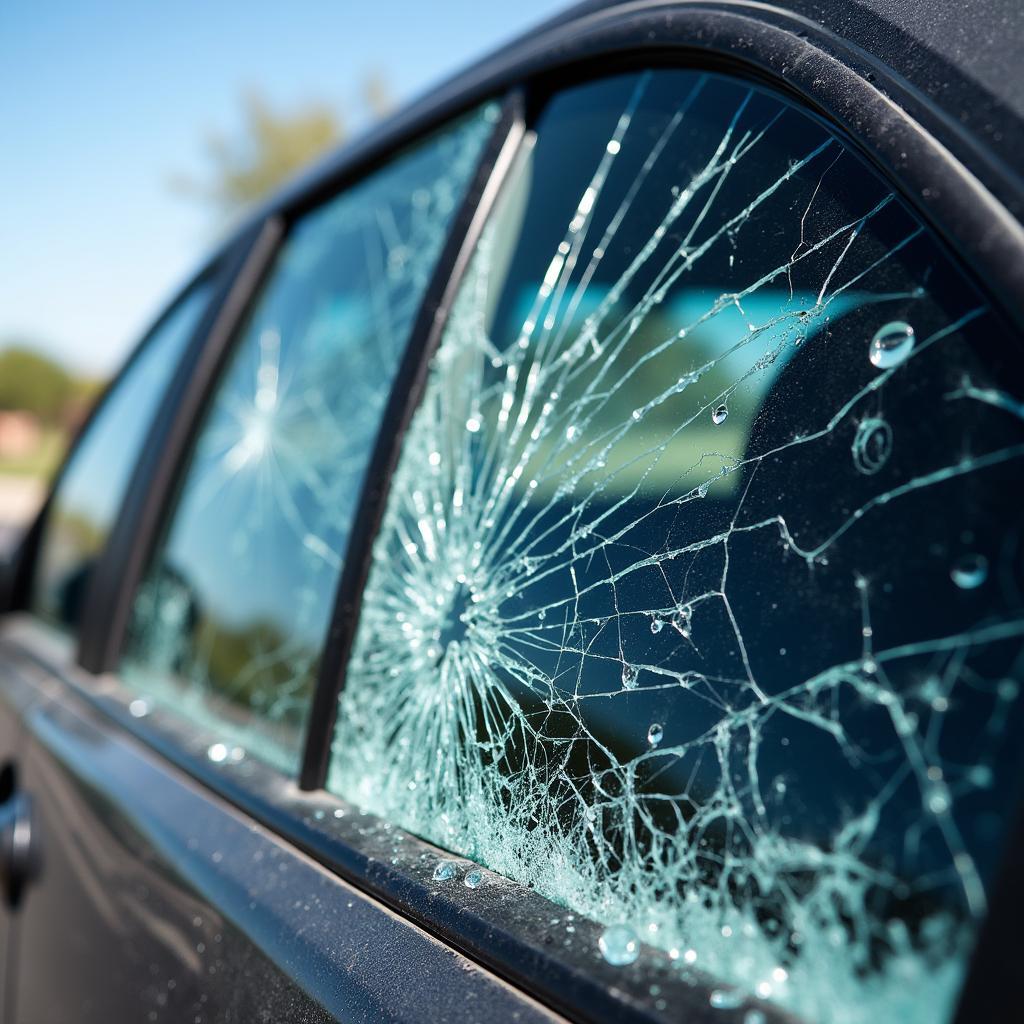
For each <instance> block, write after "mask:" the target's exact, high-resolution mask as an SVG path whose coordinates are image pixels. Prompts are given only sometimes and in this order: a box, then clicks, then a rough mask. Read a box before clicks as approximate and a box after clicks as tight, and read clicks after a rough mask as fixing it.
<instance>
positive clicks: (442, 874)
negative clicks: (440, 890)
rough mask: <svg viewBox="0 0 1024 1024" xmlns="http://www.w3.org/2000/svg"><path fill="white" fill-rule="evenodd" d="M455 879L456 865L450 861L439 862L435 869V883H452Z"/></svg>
mask: <svg viewBox="0 0 1024 1024" xmlns="http://www.w3.org/2000/svg"><path fill="white" fill-rule="evenodd" d="M454 877H455V864H454V863H453V862H452V861H450V860H442V861H438V864H437V867H436V868H434V881H435V882H450V881H451V880H452V879H453V878H454Z"/></svg>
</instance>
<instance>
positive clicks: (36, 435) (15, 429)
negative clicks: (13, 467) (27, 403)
mask: <svg viewBox="0 0 1024 1024" xmlns="http://www.w3.org/2000/svg"><path fill="white" fill-rule="evenodd" d="M42 441H43V431H42V427H41V426H40V425H39V420H38V419H36V417H35V416H33V415H32V413H30V412H17V411H7V410H0V458H7V459H17V458H22V457H24V456H27V455H31V454H32V453H33V452H35V451H36V450H37V449H38V448H39V446H40V444H42Z"/></svg>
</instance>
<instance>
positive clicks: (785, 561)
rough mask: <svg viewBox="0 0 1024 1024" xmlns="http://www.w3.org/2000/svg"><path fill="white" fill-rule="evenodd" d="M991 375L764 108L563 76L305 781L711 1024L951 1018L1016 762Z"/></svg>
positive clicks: (993, 322)
mask: <svg viewBox="0 0 1024 1024" xmlns="http://www.w3.org/2000/svg"><path fill="white" fill-rule="evenodd" d="M1020 367H1021V360H1020V348H1019V341H1018V339H1017V338H1016V337H1015V336H1014V335H1013V334H1012V333H1010V332H1009V331H1008V330H1007V329H1006V327H1005V326H1004V325H1003V324H1002V322H1001V321H1000V319H999V318H998V316H997V315H996V314H995V313H994V312H993V311H992V310H991V309H990V308H989V307H988V306H987V304H986V302H985V301H984V300H983V299H982V298H981V297H980V295H979V293H978V292H977V291H976V290H975V289H974V287H973V286H972V285H971V283H970V282H969V281H968V279H967V278H966V277H965V276H964V275H963V274H962V273H961V272H960V271H959V270H958V269H957V267H956V266H955V265H954V264H953V263H952V262H951V260H950V259H949V257H948V256H947V255H946V252H945V250H943V249H942V248H941V247H940V245H939V244H938V243H937V241H936V240H935V238H934V237H933V236H932V235H931V234H930V233H929V231H928V229H926V228H925V227H924V226H923V225H922V223H921V222H920V221H919V219H918V218H917V217H916V216H915V215H914V213H913V212H911V210H910V209H908V207H907V206H906V205H905V204H904V202H903V201H901V200H900V199H899V198H897V197H896V196H895V195H893V193H892V192H891V190H890V188H889V187H888V186H887V185H886V184H885V183H884V182H883V181H882V180H881V179H880V178H879V177H878V176H877V175H876V174H875V173H874V172H873V171H872V170H870V169H869V167H868V166H867V165H866V164H865V163H863V162H862V161H861V159H860V158H859V157H858V156H857V155H856V154H855V153H854V152H853V151H852V150H851V149H849V148H848V147H847V146H846V145H845V144H844V143H843V142H842V141H840V140H839V138H837V137H836V136H835V135H833V134H831V133H830V132H829V131H828V130H827V129H826V128H825V127H823V126H822V125H821V124H820V123H819V122H817V121H816V120H814V119H812V118H811V117H809V116H808V115H806V114H805V113H803V112H801V111H800V110H799V109H797V108H795V107H794V106H792V105H790V104H789V103H788V102H785V101H782V100H781V99H779V98H777V97H775V96H773V95H771V94H769V93H766V92H762V91H760V90H758V89H756V88H750V87H748V86H747V85H746V84H744V83H742V82H740V81H736V80H730V79H728V78H725V77H719V76H715V75H704V74H699V73H696V72H689V71H670V70H661V71H657V72H651V73H638V74H630V75H623V76H617V77H613V78H608V79H604V80H601V81H596V82H591V83H589V84H585V85H581V86H579V87H576V88H573V89H570V90H568V91H566V92H564V93H562V94H560V95H559V96H557V97H556V98H555V99H554V100H553V101H552V102H550V104H548V106H547V107H546V109H545V110H544V111H543V112H542V114H541V115H540V116H539V118H538V119H537V121H536V123H535V124H534V126H533V129H532V130H531V132H530V133H528V137H527V140H526V143H525V145H524V147H523V149H522V152H521V154H520V157H519V162H518V165H517V167H516V168H515V169H514V171H513V173H512V174H511V177H510V180H509V181H507V182H506V184H505V185H504V187H503V191H502V194H501V197H500V199H499V203H498V207H497V209H496V211H495V213H494V215H493V216H492V218H491V220H490V222H489V224H488V225H487V226H486V228H485V231H484V234H483V236H482V238H481V240H480V242H479V244H478V246H477V249H476V252H475V255H474V257H473V259H472V262H471V264H470V267H469V269H468V272H467V276H466V279H465V280H464V282H463V284H462V286H461V289H460V294H459V296H458V299H457V301H456V303H455V305H454V307H453V309H452V312H451V315H450V317H449V320H448V323H447V325H446V327H445V330H444V334H443V338H442V340H441V343H440V345H439V348H438V351H437V352H436V354H435V355H434V356H433V359H432V362H431V365H430V369H429V375H428V379H427V383H426V387H425V393H424V395H423V397H422V401H421V402H420V404H419V407H418V409H417V411H416V413H415V416H414V418H413V420H412V422H411V425H410V427H409V429H408V432H407V435H406V437H405V439H404V447H403V451H402V454H401V458H400V461H399V465H398V467H397V470H396V473H395V475H394V478H393V480H392V482H391V486H390V493H389V497H388V503H387V508H386V512H385V515H384V519H383V523H382V527H381V530H380V533H379V535H378V537H377V539H376V541H375V544H374V548H373V556H372V567H371V573H370V577H369V582H368V585H367V587H366V591H365V595H364V598H363V604H362V610H361V617H360V621H359V624H358V631H357V636H356V641H355V646H354V652H353V656H352V659H351V663H350V665H349V667H348V671H347V677H346V681H345V686H344V689H343V691H342V695H341V698H340V705H339V719H338V726H337V731H336V740H335V745H334V751H333V758H332V764H331V771H330V779H329V786H330V788H331V789H332V790H333V791H335V792H336V793H338V794H340V795H342V796H344V797H346V798H348V799H350V800H352V801H354V802H356V803H357V804H359V805H360V806H362V807H363V808H364V809H366V810H368V811H371V812H373V813H375V814H377V815H380V816H382V817H384V818H385V819H388V820H390V821H392V822H396V823H398V824H400V825H402V826H404V827H405V828H407V829H409V830H410V831H412V832H414V833H417V834H419V835H421V836H423V837H426V838H427V839H429V840H431V841H433V842H434V843H436V844H438V845H440V846H442V847H445V848H447V849H450V850H453V851H457V852H459V853H461V854H463V855H466V856H468V857H470V858H472V859H475V860H476V861H478V862H480V863H482V864H484V865H486V866H488V867H489V868H491V869H493V870H495V871H497V872H500V873H503V874H505V875H508V876H511V877H512V878H514V879H517V880H519V881H521V882H523V883H527V884H529V885H530V886H532V887H533V888H535V889H536V890H537V891H538V892H540V893H542V894H543V895H545V896H547V897H549V898H550V899H551V900H553V901H555V902H556V903H558V904H561V905H563V906H565V907H568V908H570V909H572V910H574V911H577V912H582V913H584V914H586V915H588V916H590V917H591V918H594V919H596V920H597V921H599V922H601V923H602V924H603V925H604V926H605V928H606V930H605V931H604V934H603V937H602V939H601V942H600V944H599V945H595V948H594V949H593V953H592V955H593V956H594V958H595V960H596V959H597V958H599V957H602V956H603V957H604V959H605V960H606V961H607V962H608V963H610V964H613V965H618V966H620V967H621V968H622V969H623V970H639V969H642V965H643V962H644V959H645V958H647V957H651V956H656V957H660V958H666V959H667V961H668V962H670V963H674V964H675V967H676V969H677V970H678V971H679V974H680V976H681V978H682V980H684V981H688V982H691V983H700V984H706V985H707V986H708V991H709V996H708V998H709V1001H710V1005H711V1007H714V1008H717V1009H721V1010H723V1011H726V1010H733V1011H734V1014H735V1015H736V1019H740V1017H741V1016H742V1015H743V1014H748V1013H749V1014H754V1016H745V1017H743V1019H744V1020H760V1019H763V1016H757V1015H758V1014H762V1010H761V1009H758V1008H757V1007H758V1005H759V1004H760V1005H761V1007H762V1008H763V1010H764V1011H767V1010H768V1009H769V1008H770V1007H781V1008H784V1009H786V1010H788V1011H791V1012H793V1013H794V1014H796V1015H797V1016H798V1017H800V1018H801V1019H807V1020H813V1021H842V1022H851V1024H853V1022H869V1021H877V1020H899V1021H903V1022H916V1021H920V1022H925V1021H936V1020H941V1019H946V1018H948V1017H949V1016H950V1014H951V1013H952V1010H953V1006H954V1004H955V1000H956V996H957V992H958V989H959V985H960V983H961V981H962V977H963V972H964V968H965V964H966V958H967V956H968V954H969V951H970V948H971V945H972V942H973V939H974V936H975V933H976V929H977V926H978V923H979V921H980V920H981V918H982V917H983V915H984V913H985V908H986V901H987V899H988V898H989V896H990V884H991V881H992V878H993V874H994V871H995V868H996V866H997V863H998V857H999V853H1000V842H1001V840H1002V838H1003V833H1004V827H1005V824H1006V819H1007V816H1008V814H1009V810H1010V807H1011V796H1012V793H1013V791H1014V786H1015V782H1016V780H1017V778H1019V768H1020V764H1019V760H1020V759H1019V756H1018V755H1019V747H1020V742H1019V739H1014V738H1015V737H1019V735H1020V728H1021V702H1020V701H1019V700H1018V688H1019V687H1018V680H1019V678H1020V675H1021V666H1022V658H1024V598H1022V589H1021V585H1022V580H1021V575H1022V563H1021V553H1020V552H1021V546H1020V542H1021V529H1020V527H1021V520H1020V515H1019V505H1018V503H1016V502H1013V501H1010V500H1008V497H1009V496H1010V495H1013V494H1019V493H1021V470H1022V462H1021V460H1022V457H1024V405H1022V396H1021V395H1020V393H1019V391H1020V389H1019V387H1018V386H1017V384H1019V381H1020V380H1021V379H1022V378H1021V373H1020ZM1015 382H1016V384H1015ZM452 874H453V873H452V872H449V873H448V874H445V873H444V872H441V871H439V872H438V873H436V874H435V879H436V880H437V885H438V886H439V887H440V886H443V885H445V884H453V883H452V882H451V881H450V879H451V877H452ZM468 884H469V881H468V876H467V885H468ZM568 930H569V931H571V930H572V929H571V928H570V929H568ZM565 941H566V942H567V943H572V942H573V941H574V940H573V937H572V936H571V935H566V936H565ZM634 962H636V963H635V965H634ZM630 965H633V966H630ZM659 1006H660V1004H659ZM661 1008H662V1009H664V1006H661ZM723 1016H724V1015H723ZM725 1019H728V1018H725Z"/></svg>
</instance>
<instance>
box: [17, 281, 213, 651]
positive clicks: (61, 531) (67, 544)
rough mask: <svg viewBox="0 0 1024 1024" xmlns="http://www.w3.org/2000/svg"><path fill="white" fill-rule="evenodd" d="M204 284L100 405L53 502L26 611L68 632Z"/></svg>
mask: <svg viewBox="0 0 1024 1024" xmlns="http://www.w3.org/2000/svg"><path fill="white" fill-rule="evenodd" d="M211 288H212V285H211V283H210V281H209V279H203V280H202V281H200V282H199V283H197V284H196V285H195V286H193V287H192V288H191V289H190V290H189V291H188V293H187V294H186V295H185V296H184V298H182V299H181V300H180V301H179V302H178V303H177V305H175V306H174V307H173V308H172V309H171V310H170V312H169V313H168V314H167V315H166V316H165V317H164V318H163V319H162V320H161V322H160V323H159V324H158V325H157V327H156V328H155V329H154V331H153V332H152V334H151V335H150V337H149V338H148V339H147V340H146V341H145V342H143V345H142V348H141V349H140V351H139V352H138V354H137V355H136V356H135V357H134V358H133V359H132V360H131V362H130V363H129V364H128V366H127V367H126V368H125V370H124V372H123V373H122V374H121V376H120V377H119V378H118V379H117V381H116V382H115V383H114V384H113V386H112V388H111V390H110V392H109V393H108V394H107V395H106V396H105V397H104V398H103V400H102V404H101V405H100V406H99V408H98V409H97V411H96V413H95V415H94V416H93V418H92V420H91V421H90V422H89V424H88V425H87V427H86V429H85V432H84V434H83V435H82V437H81V439H80V440H79V442H78V444H77V445H76V447H75V448H74V450H73V451H72V453H71V455H70V457H69V459H68V462H67V464H66V465H65V467H64V469H63V471H62V472H61V475H60V477H59V479H58V481H57V484H56V488H55V490H54V493H53V495H52V497H51V499H50V504H49V507H48V511H47V512H46V519H45V522H44V524H43V529H42V534H41V539H40V543H39V554H38V557H37V560H36V564H35V567H34V578H33V584H32V597H31V609H32V611H33V612H35V613H36V614H37V615H39V616H40V617H41V618H43V619H46V620H47V621H49V622H51V623H52V624H54V625H57V626H59V627H61V628H62V629H65V630H68V631H73V630H74V629H75V628H76V627H77V626H78V622H79V617H80V615H81V612H82V601H83V599H84V597H85V594H86V592H87V587H88V582H89V579H90V576H91V573H92V569H93V566H94V564H95V562H96V559H97V558H98V557H99V555H100V552H101V551H102V549H103V546H104V544H105V543H106V540H107V537H108V535H109V534H110V530H111V527H112V526H113V523H114V520H115V518H116V516H117V513H118V509H119V508H120V507H121V503H122V501H123V500H124V497H125V493H126V492H127V489H128V483H129V481H130V479H131V473H132V470H133V469H134V467H135V463H136V460H137V459H138V457H139V454H140V452H141V451H142V446H143V444H144V443H145V440H146V437H147V435H148V433H149V428H150V426H151V425H152V423H153V419H154V417H155V415H156V411H157V408H158V406H159V403H160V398H161V396H162V395H163V394H164V391H165V390H166V388H167V386H168V384H169V383H170V379H171V375H172V374H173V373H174V371H175V369H176V367H177V366H178V363H179V361H180V359H181V357H182V355H183V353H184V349H185V346H186V344H187V343H188V341H189V339H190V338H191V337H192V333H193V331H194V330H195V328H196V326H197V324H198V322H199V318H200V317H201V316H202V314H203V312H204V310H205V309H206V307H207V304H208V303H209V301H210V294H211Z"/></svg>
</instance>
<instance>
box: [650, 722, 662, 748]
mask: <svg viewBox="0 0 1024 1024" xmlns="http://www.w3.org/2000/svg"><path fill="white" fill-rule="evenodd" d="M664 738H665V730H664V729H663V728H662V726H661V723H660V722H652V723H651V727H650V728H649V729H648V730H647V745H648V746H650V747H656V746H657V745H658V744H659V743H660V742H661V741H662V740H663V739H664Z"/></svg>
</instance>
